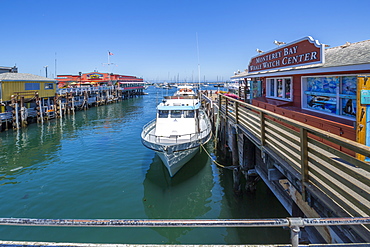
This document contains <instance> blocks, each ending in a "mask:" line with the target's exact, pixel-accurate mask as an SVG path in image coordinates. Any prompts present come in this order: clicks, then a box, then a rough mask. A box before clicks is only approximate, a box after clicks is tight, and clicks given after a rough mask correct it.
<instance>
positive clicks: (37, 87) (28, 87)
mask: <svg viewBox="0 0 370 247" xmlns="http://www.w3.org/2000/svg"><path fill="white" fill-rule="evenodd" d="M24 89H25V90H40V83H35V82H32V83H29V82H26V83H25V84H24Z"/></svg>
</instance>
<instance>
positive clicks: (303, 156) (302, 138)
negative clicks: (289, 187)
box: [299, 128, 308, 201]
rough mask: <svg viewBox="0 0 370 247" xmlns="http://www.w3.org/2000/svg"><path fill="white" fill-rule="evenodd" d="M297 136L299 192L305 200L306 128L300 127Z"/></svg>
mask: <svg viewBox="0 0 370 247" xmlns="http://www.w3.org/2000/svg"><path fill="white" fill-rule="evenodd" d="M299 138H300V143H301V190H302V191H301V193H302V199H303V200H304V201H307V193H306V187H305V183H307V182H308V142H307V130H306V129H304V128H300V134H299Z"/></svg>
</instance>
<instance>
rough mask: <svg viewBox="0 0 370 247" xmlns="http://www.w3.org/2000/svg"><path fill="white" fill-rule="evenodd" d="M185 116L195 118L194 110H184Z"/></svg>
mask: <svg viewBox="0 0 370 247" xmlns="http://www.w3.org/2000/svg"><path fill="white" fill-rule="evenodd" d="M184 118H194V111H184Z"/></svg>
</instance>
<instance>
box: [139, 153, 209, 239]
mask: <svg viewBox="0 0 370 247" xmlns="http://www.w3.org/2000/svg"><path fill="white" fill-rule="evenodd" d="M212 187H213V177H212V171H211V166H210V162H209V159H208V157H207V155H206V154H205V153H204V152H203V153H198V154H196V155H195V156H194V158H193V159H192V160H190V161H189V162H188V163H187V164H186V165H185V166H184V167H183V168H182V169H181V170H180V171H179V172H178V173H177V174H176V176H174V177H173V178H171V177H170V176H169V175H168V171H167V170H166V167H165V166H164V165H163V163H162V161H161V160H160V158H159V157H158V156H157V155H155V157H154V159H153V162H152V164H151V165H150V169H149V170H148V172H147V174H146V177H145V180H144V198H143V204H144V208H145V212H146V214H147V216H148V218H149V219H196V218H199V217H202V216H204V215H205V214H206V213H207V212H208V211H209V210H211V207H210V206H209V205H208V203H209V202H210V200H211V199H210V198H211V196H212V192H211V190H212ZM153 230H155V231H157V232H158V233H159V234H161V235H162V236H164V237H166V238H167V239H168V243H171V244H173V243H180V242H179V241H178V238H179V237H180V236H181V235H185V234H186V233H187V232H189V231H191V228H153Z"/></svg>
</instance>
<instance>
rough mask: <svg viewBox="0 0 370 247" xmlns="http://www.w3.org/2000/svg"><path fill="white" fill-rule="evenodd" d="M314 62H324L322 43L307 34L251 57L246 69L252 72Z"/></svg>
mask: <svg viewBox="0 0 370 247" xmlns="http://www.w3.org/2000/svg"><path fill="white" fill-rule="evenodd" d="M316 63H324V45H323V44H320V43H319V42H318V41H317V40H314V39H313V38H312V37H310V36H308V37H305V38H303V39H300V40H297V41H294V42H293V43H290V44H287V45H284V46H281V47H279V48H276V49H274V50H272V51H269V52H267V53H263V54H262V55H259V56H256V57H253V58H252V59H251V61H250V62H249V66H248V71H249V73H253V72H257V71H264V70H274V69H279V68H288V67H296V66H302V65H308V64H316Z"/></svg>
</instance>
